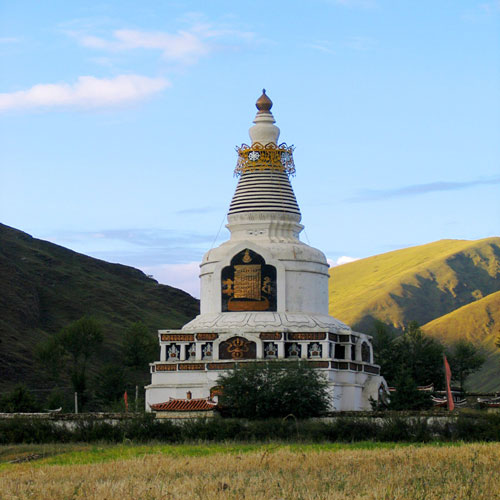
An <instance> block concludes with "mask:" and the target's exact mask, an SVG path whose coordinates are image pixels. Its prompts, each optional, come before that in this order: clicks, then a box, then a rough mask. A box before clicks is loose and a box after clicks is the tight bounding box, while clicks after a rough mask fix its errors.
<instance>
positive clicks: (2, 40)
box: [0, 36, 21, 44]
mask: <svg viewBox="0 0 500 500" xmlns="http://www.w3.org/2000/svg"><path fill="white" fill-rule="evenodd" d="M20 41H21V38H16V37H13V36H3V37H0V44H9V43H19V42H20Z"/></svg>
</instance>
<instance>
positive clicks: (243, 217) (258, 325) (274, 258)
mask: <svg viewBox="0 0 500 500" xmlns="http://www.w3.org/2000/svg"><path fill="white" fill-rule="evenodd" d="M256 105H257V109H258V112H257V115H256V117H255V120H254V124H255V125H254V126H253V127H251V128H250V138H251V145H246V144H243V145H242V146H241V147H240V148H238V161H237V166H236V172H235V173H236V174H237V175H238V176H239V181H238V185H237V187H236V191H235V193H234V196H233V199H232V201H231V205H230V207H229V212H228V215H227V220H228V224H227V228H228V229H229V231H230V232H231V237H230V239H229V240H228V241H226V242H224V243H223V244H221V245H220V246H219V247H217V248H214V249H211V250H209V251H208V252H207V253H206V254H205V255H204V257H203V260H202V262H201V264H200V279H201V310H200V314H199V315H198V316H197V317H196V318H195V319H193V320H192V321H191V322H189V323H187V324H186V325H184V326H183V327H182V329H180V330H160V331H159V332H158V335H159V341H160V360H159V361H156V362H154V363H151V365H150V366H151V384H150V385H148V386H147V387H146V409H147V410H155V411H161V409H162V408H164V407H166V405H167V403H169V402H172V401H174V400H179V401H180V400H182V408H183V409H184V410H186V411H187V410H189V409H190V408H191V407H192V408H193V410H194V409H196V408H201V407H203V408H205V406H206V407H207V408H208V406H209V405H210V403H211V401H212V400H213V399H216V397H217V393H218V391H219V387H218V378H219V375H220V374H221V373H223V372H225V371H227V370H230V369H232V368H234V367H235V365H236V364H237V363H248V362H256V361H257V362H258V361H266V362H267V361H270V362H272V361H277V360H280V361H286V360H303V361H304V362H307V363H310V364H311V366H312V367H314V368H315V369H317V370H319V371H321V372H322V373H323V374H324V376H325V377H326V379H327V380H328V390H329V396H330V401H331V409H332V410H333V411H353V410H370V409H371V405H370V400H371V399H373V400H378V397H379V392H380V391H381V389H384V388H385V387H386V385H385V381H384V379H383V377H382V376H381V375H380V367H379V366H378V365H376V364H374V359H373V346H372V343H371V337H370V336H368V335H366V334H364V333H360V332H355V331H352V330H351V328H350V327H349V326H347V325H345V324H344V323H342V322H341V321H339V320H337V319H335V318H334V317H332V316H330V315H329V314H328V279H329V274H328V268H329V266H328V263H327V261H326V258H325V255H324V254H323V253H322V252H321V251H320V250H317V249H316V248H313V247H311V246H309V245H306V244H305V243H303V242H302V241H300V239H299V235H300V233H301V231H302V230H303V228H304V226H302V225H301V224H300V221H301V213H300V209H299V205H298V203H297V200H296V198H295V194H294V192H293V189H292V185H291V183H290V177H291V176H293V175H294V174H295V166H294V161H293V146H287V145H286V144H284V143H282V144H280V143H279V142H278V137H279V134H280V130H279V128H278V127H277V126H276V125H275V120H274V117H273V115H272V113H271V107H272V102H271V100H270V99H269V97H268V96H267V95H266V93H265V91H264V92H263V94H262V96H261V97H260V98H259V99H258V101H257V104H256ZM186 395H188V398H187V399H186ZM205 402H208V405H207V404H205ZM175 404H176V403H171V404H170V406H175ZM179 404H180V403H179Z"/></svg>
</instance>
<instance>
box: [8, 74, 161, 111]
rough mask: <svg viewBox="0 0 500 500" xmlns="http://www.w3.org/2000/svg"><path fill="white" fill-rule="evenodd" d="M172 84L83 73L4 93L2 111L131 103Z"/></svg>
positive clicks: (153, 80)
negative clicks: (71, 78) (73, 79)
mask: <svg viewBox="0 0 500 500" xmlns="http://www.w3.org/2000/svg"><path fill="white" fill-rule="evenodd" d="M169 85H170V83H169V82H168V80H166V79H165V78H149V77H146V76H141V75H119V76H116V77H114V78H96V77H94V76H80V77H79V78H78V80H77V81H76V82H75V83H73V84H68V83H41V84H37V85H34V86H33V87H31V88H29V89H27V90H19V91H17V92H9V93H0V112H2V111H10V110H15V109H36V108H79V109H85V108H101V107H110V106H118V105H123V104H128V103H131V102H136V101H140V100H143V99H146V98H148V97H150V96H152V95H153V94H156V93H158V92H160V91H162V90H164V89H165V88H166V87H168V86H169Z"/></svg>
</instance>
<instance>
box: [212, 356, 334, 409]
mask: <svg viewBox="0 0 500 500" xmlns="http://www.w3.org/2000/svg"><path fill="white" fill-rule="evenodd" d="M219 384H220V385H221V386H222V387H223V390H222V394H221V396H220V399H219V403H220V406H221V408H222V410H223V413H224V414H226V415H228V416H231V417H240V418H249V419H265V418H280V417H281V418H282V417H285V416H287V415H289V414H292V415H294V416H295V417H297V418H307V417H315V416H318V415H321V414H322V413H324V412H325V411H326V410H327V409H328V405H329V400H328V396H327V392H326V387H327V383H326V380H325V379H324V378H323V375H322V374H321V373H319V372H318V371H317V370H314V369H313V368H311V367H310V366H309V365H307V363H303V362H300V361H299V362H293V361H292V362H287V361H284V362H276V361H275V362H272V363H244V364H239V365H237V366H236V368H235V369H234V370H231V371H229V372H228V373H225V374H224V375H222V376H221V377H220V378H219Z"/></svg>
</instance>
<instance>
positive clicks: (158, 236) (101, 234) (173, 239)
mask: <svg viewBox="0 0 500 500" xmlns="http://www.w3.org/2000/svg"><path fill="white" fill-rule="evenodd" d="M52 238H57V239H64V240H66V241H83V240H86V241H94V242H95V241H101V242H102V241H104V240H114V241H121V242H126V243H128V244H131V245H137V246H140V247H148V248H152V247H157V248H158V247H162V248H167V247H169V248H171V247H176V246H179V245H180V246H183V245H186V246H187V245H196V244H199V243H207V242H209V241H212V239H213V236H210V235H206V234H199V233H188V232H181V231H174V230H168V229H105V230H101V231H59V232H58V233H57V234H54V235H52Z"/></svg>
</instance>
